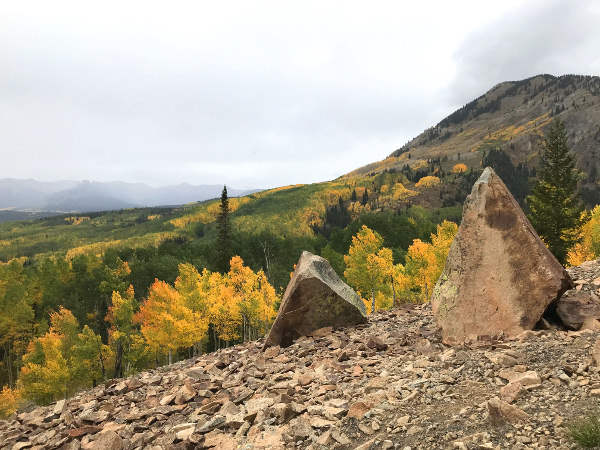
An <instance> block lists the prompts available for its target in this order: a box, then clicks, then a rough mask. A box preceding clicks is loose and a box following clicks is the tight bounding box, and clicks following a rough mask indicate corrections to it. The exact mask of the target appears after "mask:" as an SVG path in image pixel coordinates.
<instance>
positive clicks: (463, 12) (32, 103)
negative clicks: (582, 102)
mask: <svg viewBox="0 0 600 450" xmlns="http://www.w3.org/2000/svg"><path fill="white" fill-rule="evenodd" d="M409 3H410V4H409ZM92 4H93V5H95V7H91V6H90V5H92ZM599 23H600V2H598V1H594V0H590V1H579V0H565V1H556V0H554V1H553V0H543V1H537V0H531V1H523V0H502V1H495V2H492V1H481V0H474V1H470V0H468V1H460V0H454V1H447V0H446V1H439V2H431V1H417V2H398V1H389V2H377V1H371V2H364V1H361V2H352V1H347V0H345V1H339V2H337V1H336V2H334V1H325V0H320V1H314V2H312V1H307V0H302V1H295V2H288V1H281V0H277V1H272V2H267V1H257V0H252V1H247V0H244V1H240V2H231V1H223V2H214V1H212V2H209V1H189V2H183V1H171V2H165V1H161V2H151V1H143V2H142V1H140V2H134V1H124V0H120V1H116V2H112V1H102V2H82V1H73V2H62V1H56V0H55V1H51V2H50V1H47V0H44V1H39V2H31V1H26V0H20V1H12V2H10V1H5V2H2V8H1V10H0V178H5V177H12V178H35V179H38V180H44V181H53V180H60V179H73V180H81V179H89V180H95V181H112V180H123V181H130V182H145V183H148V184H151V185H153V186H160V185H166V184H178V183H182V182H188V183H192V184H220V183H227V184H228V185H230V186H232V187H236V188H257V187H260V188H266V187H275V186H281V185H286V184H295V183H310V182H317V181H325V180H330V179H333V178H336V177H338V176H339V175H342V174H344V173H347V172H349V171H351V170H353V169H355V168H357V167H359V166H361V165H364V164H367V163H370V162H373V161H377V160H380V159H383V158H385V157H386V156H387V155H388V154H389V153H391V152H392V151H393V150H395V149H397V148H399V147H400V146H402V145H403V144H404V143H405V142H407V141H408V140H410V139H411V138H413V137H415V136H416V135H417V134H419V133H420V132H422V131H423V130H424V129H425V128H427V127H429V126H431V125H434V124H436V123H437V122H439V121H440V120H441V119H442V118H444V117H445V116H446V115H448V114H449V113H451V112H452V111H454V110H456V109H457V108H459V107H460V106H462V105H463V104H465V103H467V102H469V101H470V100H472V99H474V98H475V97H477V96H479V95H481V94H483V93H484V92H485V91H487V90H488V89H490V88H491V87H492V86H494V85H495V84H497V83H498V82H500V81H507V80H517V79H522V78H526V77H529V76H532V75H536V74H539V73H551V74H554V75H561V74H565V73H577V74H585V75H600V51H599V49H600V26H598V24H599Z"/></svg>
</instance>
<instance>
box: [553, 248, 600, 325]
mask: <svg viewBox="0 0 600 450" xmlns="http://www.w3.org/2000/svg"><path fill="white" fill-rule="evenodd" d="M567 272H568V273H569V275H570V276H571V278H572V279H573V281H574V282H575V288H574V289H571V290H569V291H567V292H565V293H564V295H562V296H561V298H560V299H559V300H558V302H556V305H554V306H555V307H556V314H557V316H558V317H559V318H560V320H561V322H562V323H563V324H564V325H565V326H566V327H567V328H570V329H572V330H579V329H590V330H600V320H599V319H600V295H599V294H600V260H595V261H586V262H584V263H583V264H581V265H580V266H577V267H570V268H568V269H567Z"/></svg>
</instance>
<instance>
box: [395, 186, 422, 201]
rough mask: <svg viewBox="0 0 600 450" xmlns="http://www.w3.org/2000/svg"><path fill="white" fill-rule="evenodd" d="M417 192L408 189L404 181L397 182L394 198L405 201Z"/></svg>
mask: <svg viewBox="0 0 600 450" xmlns="http://www.w3.org/2000/svg"><path fill="white" fill-rule="evenodd" d="M416 194H417V193H416V192H415V191H413V190H411V189H406V188H405V187H404V185H403V184H402V183H397V184H396V187H395V189H394V195H393V198H394V200H398V201H404V200H406V199H407V198H409V197H412V196H414V195H416Z"/></svg>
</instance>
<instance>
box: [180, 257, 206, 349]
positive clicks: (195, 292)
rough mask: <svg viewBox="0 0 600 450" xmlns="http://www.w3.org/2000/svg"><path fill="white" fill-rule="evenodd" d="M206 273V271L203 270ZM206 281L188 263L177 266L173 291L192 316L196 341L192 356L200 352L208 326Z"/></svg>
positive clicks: (193, 345)
mask: <svg viewBox="0 0 600 450" xmlns="http://www.w3.org/2000/svg"><path fill="white" fill-rule="evenodd" d="M204 270H205V271H206V269H204ZM207 288H208V284H207V279H205V277H204V276H203V275H200V274H199V273H198V271H197V270H196V268H195V267H194V266H193V265H192V264H189V263H185V264H179V276H178V277H177V279H176V280H175V289H176V290H177V292H179V295H180V297H181V299H182V301H183V304H184V306H185V307H186V308H188V309H189V310H190V311H191V313H192V315H191V320H192V322H193V326H194V327H195V336H196V339H197V340H196V341H195V342H194V343H193V344H192V347H193V354H194V355H196V354H198V353H201V352H202V340H203V339H205V338H206V334H207V332H208V324H209V301H208V289H207Z"/></svg>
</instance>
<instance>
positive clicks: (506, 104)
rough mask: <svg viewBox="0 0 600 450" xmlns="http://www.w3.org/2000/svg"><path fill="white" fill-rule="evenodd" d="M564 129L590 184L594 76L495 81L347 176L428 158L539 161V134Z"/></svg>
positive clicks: (596, 122) (597, 116)
mask: <svg viewBox="0 0 600 450" xmlns="http://www.w3.org/2000/svg"><path fill="white" fill-rule="evenodd" d="M555 116H558V117H560V118H561V119H562V120H563V121H564V122H565V124H566V128H567V130H568V131H569V145H570V146H571V148H572V149H573V150H574V151H575V152H576V155H577V166H578V168H579V169H580V170H582V171H583V172H584V173H585V174H586V175H587V176H588V180H589V181H591V182H594V181H595V180H596V178H597V171H598V161H597V155H596V150H597V149H598V147H599V146H600V77H597V76H584V75H563V76H560V77H556V76H553V75H547V74H544V75H537V76H534V77H531V78H527V79H525V80H520V81H507V82H503V83H499V84H497V85H496V86H494V87H493V88H492V89H490V90H489V91H488V92H486V93H485V94H483V95H481V96H480V97H478V98H477V99H475V100H473V101H471V102H469V103H467V104H466V105H465V106H463V107H462V108H460V109H458V110H456V111H455V112H453V113H452V114H450V115H449V116H448V117H446V118H444V119H443V120H441V121H440V122H439V123H438V124H437V125H435V126H432V127H430V128H428V129H427V130H425V131H423V133H421V134H419V135H418V136H417V137H415V138H414V139H412V140H411V141H409V142H408V143H406V144H405V145H403V146H402V147H400V148H399V149H397V150H395V151H394V152H392V153H391V154H390V155H389V156H388V157H387V158H386V159H384V160H382V161H379V162H375V163H372V164H368V165H366V166H363V167H360V168H358V169H356V170H354V171H353V172H351V173H349V174H347V175H346V176H347V177H353V176H362V175H366V174H369V173H379V172H383V171H385V170H388V171H389V170H391V169H395V170H401V169H402V168H403V167H405V166H406V165H408V166H409V167H411V168H415V167H417V166H419V165H423V164H427V161H428V160H429V162H431V160H432V159H437V158H440V159H445V160H447V161H448V162H449V163H450V162H451V163H453V164H456V162H457V161H459V160H460V161H461V162H463V163H465V164H466V165H467V166H475V168H477V167H478V165H479V163H480V162H481V159H482V157H483V152H484V151H485V150H489V149H492V148H494V149H501V150H504V151H505V152H506V153H507V154H508V155H509V156H510V158H511V159H512V160H513V162H514V163H515V164H518V163H523V164H527V165H529V166H530V167H533V166H536V165H537V163H538V161H539V151H540V148H541V146H542V141H543V134H544V132H545V130H546V129H547V127H548V125H549V124H550V122H551V120H552V118H553V117H555Z"/></svg>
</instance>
